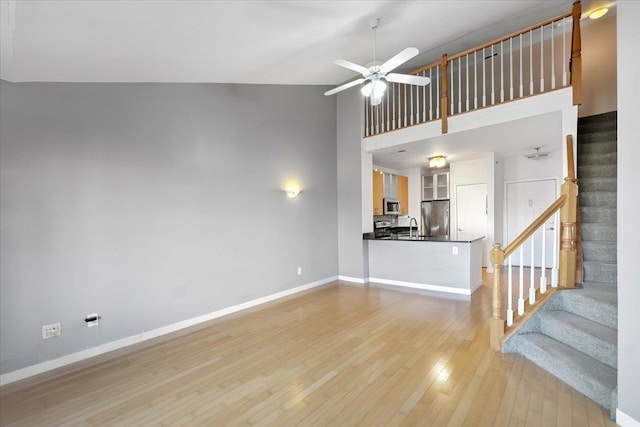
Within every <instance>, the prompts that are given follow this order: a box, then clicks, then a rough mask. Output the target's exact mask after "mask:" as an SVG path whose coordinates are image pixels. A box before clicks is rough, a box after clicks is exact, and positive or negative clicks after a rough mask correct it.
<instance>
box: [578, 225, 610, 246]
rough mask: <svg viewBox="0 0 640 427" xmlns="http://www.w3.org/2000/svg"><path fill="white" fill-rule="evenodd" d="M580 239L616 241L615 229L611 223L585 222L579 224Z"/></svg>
mask: <svg viewBox="0 0 640 427" xmlns="http://www.w3.org/2000/svg"><path fill="white" fill-rule="evenodd" d="M580 230H581V231H582V241H593V240H596V241H600V242H616V241H617V239H618V237H617V234H616V233H617V230H616V226H615V225H612V224H598V223H585V224H580Z"/></svg>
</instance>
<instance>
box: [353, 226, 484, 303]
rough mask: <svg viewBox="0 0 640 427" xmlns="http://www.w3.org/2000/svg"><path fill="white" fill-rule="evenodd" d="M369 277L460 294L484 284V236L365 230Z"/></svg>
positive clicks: (468, 293)
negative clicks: (465, 237) (388, 234)
mask: <svg viewBox="0 0 640 427" xmlns="http://www.w3.org/2000/svg"><path fill="white" fill-rule="evenodd" d="M363 239H364V243H365V247H366V249H367V252H368V254H369V281H370V282H375V283H381V284H386V285H395V286H405V287H410V288H418V289H426V290H432V291H438V292H447V293H453V294H460V295H471V294H472V293H473V291H475V290H476V289H478V288H479V287H480V286H481V285H482V239H484V236H478V237H477V238H474V239H472V240H454V239H448V238H446V237H444V236H436V237H417V238H416V237H413V238H409V237H408V236H393V237H382V238H380V237H378V238H376V237H375V235H374V234H373V233H365V234H363Z"/></svg>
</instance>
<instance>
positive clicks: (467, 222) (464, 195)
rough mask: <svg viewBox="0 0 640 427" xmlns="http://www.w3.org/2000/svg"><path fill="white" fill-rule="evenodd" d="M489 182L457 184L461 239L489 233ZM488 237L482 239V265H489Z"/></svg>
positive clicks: (457, 209)
mask: <svg viewBox="0 0 640 427" xmlns="http://www.w3.org/2000/svg"><path fill="white" fill-rule="evenodd" d="M487 209H488V206H487V184H469V185H457V186H456V227H457V230H456V233H452V235H454V236H457V238H458V239H460V240H466V239H474V238H476V237H478V236H486V235H487ZM486 241H487V240H486V239H485V240H483V241H482V265H485V266H486V265H488V263H489V260H488V259H487V251H486V247H485V246H486Z"/></svg>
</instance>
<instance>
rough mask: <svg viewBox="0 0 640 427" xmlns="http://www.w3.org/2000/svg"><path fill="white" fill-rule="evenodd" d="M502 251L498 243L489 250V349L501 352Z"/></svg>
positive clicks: (502, 320)
mask: <svg viewBox="0 0 640 427" xmlns="http://www.w3.org/2000/svg"><path fill="white" fill-rule="evenodd" d="M503 262H504V251H503V250H502V249H500V243H494V244H493V249H492V250H491V264H492V265H493V293H492V299H491V319H490V320H489V336H490V338H489V340H490V342H491V348H492V349H493V350H495V351H502V340H503V337H504V318H503V315H502V286H501V285H502V276H501V270H502V263H503Z"/></svg>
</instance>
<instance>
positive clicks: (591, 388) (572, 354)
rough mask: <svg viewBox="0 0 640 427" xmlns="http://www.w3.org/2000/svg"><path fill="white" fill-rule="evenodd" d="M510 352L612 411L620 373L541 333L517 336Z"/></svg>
mask: <svg viewBox="0 0 640 427" xmlns="http://www.w3.org/2000/svg"><path fill="white" fill-rule="evenodd" d="M507 344H508V347H509V351H510V352H515V353H520V354H522V355H523V356H524V357H526V358H527V359H529V360H531V361H532V362H534V363H535V364H537V365H538V366H540V367H542V368H543V369H545V370H547V371H548V372H550V373H552V374H553V375H555V376H556V377H558V378H560V379H561V380H562V381H564V382H565V383H567V384H569V385H570V386H571V387H573V388H575V389H576V390H578V391H579V392H581V393H582V394H584V395H586V396H587V397H589V398H590V399H592V400H594V401H595V402H596V403H598V404H600V405H602V406H604V407H605V408H608V409H610V406H611V393H612V392H613V390H614V389H615V388H616V385H617V371H616V370H615V369H613V368H612V367H610V366H607V365H605V364H604V363H602V362H599V361H597V360H595V359H593V358H591V357H589V356H587V355H585V354H583V353H581V352H579V351H578V350H575V349H573V348H571V347H569V346H568V345H566V344H563V343H561V342H559V341H557V340H555V339H553V338H551V337H548V336H546V335H544V334H541V333H530V334H522V335H516V336H514V337H512V339H510V340H509V341H508V342H507Z"/></svg>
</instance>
